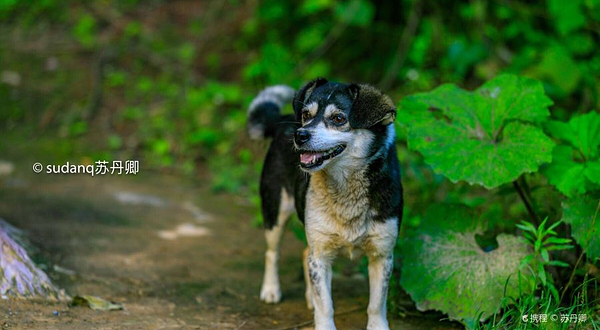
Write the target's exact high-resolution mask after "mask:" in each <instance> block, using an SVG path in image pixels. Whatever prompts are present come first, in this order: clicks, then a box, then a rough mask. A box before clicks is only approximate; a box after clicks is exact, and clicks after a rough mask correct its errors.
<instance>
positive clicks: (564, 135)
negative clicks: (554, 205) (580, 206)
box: [544, 112, 600, 197]
mask: <svg viewBox="0 0 600 330" xmlns="http://www.w3.org/2000/svg"><path fill="white" fill-rule="evenodd" d="M546 130H547V131H548V132H549V133H550V135H551V136H552V137H554V138H556V139H558V140H560V141H561V142H563V143H565V144H561V145H559V146H557V147H556V148H554V151H553V156H552V163H550V164H548V166H546V167H545V169H544V174H545V175H546V176H547V177H548V181H549V182H550V183H551V184H553V185H555V186H556V188H557V189H558V190H559V191H560V192H562V193H563V194H565V195H566V196H568V197H573V196H575V195H580V194H583V193H585V192H586V191H589V190H594V189H597V188H598V186H597V185H598V184H600V114H598V113H595V112H589V113H587V114H583V115H577V116H573V117H572V118H571V119H570V120H569V122H567V123H563V122H560V121H550V122H548V123H547V124H546Z"/></svg>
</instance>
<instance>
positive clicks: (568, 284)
mask: <svg viewBox="0 0 600 330" xmlns="http://www.w3.org/2000/svg"><path fill="white" fill-rule="evenodd" d="M584 251H585V250H584V249H583V248H582V249H581V253H580V254H579V258H577V262H576V263H575V266H573V271H572V272H571V276H570V277H569V281H568V282H567V285H565V288H564V289H563V291H562V293H561V294H560V300H559V301H558V304H559V305H560V302H561V301H562V300H563V297H564V296H565V293H567V289H568V288H569V286H570V285H571V283H573V278H574V277H575V271H576V270H577V267H578V266H579V263H580V262H581V258H583V255H584V253H585V252H584Z"/></svg>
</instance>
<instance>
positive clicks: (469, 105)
mask: <svg viewBox="0 0 600 330" xmlns="http://www.w3.org/2000/svg"><path fill="white" fill-rule="evenodd" d="M551 104H552V101H551V100H550V99H549V98H548V97H546V95H545V94H544V89H543V87H542V85H541V83H539V82H538V81H536V80H533V79H529V78H520V77H517V76H514V75H501V76H498V77H497V78H495V79H493V80H491V81H489V82H487V83H486V84H484V85H483V86H481V87H480V88H479V89H477V90H476V91H474V92H469V91H465V90H462V89H460V88H458V87H456V86H455V85H449V84H446V85H442V86H440V87H439V88H437V89H435V90H434V91H432V92H430V93H424V94H416V95H413V96H408V97H406V98H405V99H404V100H403V101H402V103H401V106H400V108H401V114H400V116H399V120H400V122H401V123H402V124H404V125H406V126H407V127H408V145H409V147H410V148H412V149H416V150H418V151H419V152H421V153H422V154H423V156H424V157H425V162H427V163H428V164H429V165H431V167H432V168H433V169H434V171H436V172H437V173H441V174H443V175H445V176H446V177H448V178H449V179H450V180H452V181H453V182H456V181H459V180H464V181H467V182H469V183H471V184H474V183H476V184H481V185H483V186H484V187H486V188H493V187H497V186H499V185H501V184H503V183H506V182H511V181H513V180H515V179H516V178H518V177H519V176H520V175H521V174H522V173H526V172H534V171H536V170H537V169H538V167H539V165H540V164H542V163H546V162H549V161H550V160H551V159H552V154H551V152H552V148H553V147H554V142H552V140H551V139H550V138H548V137H547V136H546V135H545V134H544V133H543V131H542V130H541V129H539V128H538V127H536V126H535V125H536V124H538V123H540V122H542V121H544V120H545V119H546V118H547V117H548V115H549V112H548V106H549V105H551Z"/></svg>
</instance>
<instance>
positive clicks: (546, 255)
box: [541, 249, 550, 262]
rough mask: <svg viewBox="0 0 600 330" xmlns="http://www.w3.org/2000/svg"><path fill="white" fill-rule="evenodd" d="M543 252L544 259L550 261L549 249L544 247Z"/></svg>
mask: <svg viewBox="0 0 600 330" xmlns="http://www.w3.org/2000/svg"><path fill="white" fill-rule="evenodd" d="M541 254H542V259H544V262H549V261H550V256H549V255H548V250H546V249H542V250H541Z"/></svg>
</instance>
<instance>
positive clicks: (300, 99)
mask: <svg viewBox="0 0 600 330" xmlns="http://www.w3.org/2000/svg"><path fill="white" fill-rule="evenodd" d="M326 83H327V79H325V78H321V77H319V78H316V79H313V80H312V81H310V82H309V83H307V84H306V85H304V87H302V88H300V90H298V91H297V92H296V96H294V100H293V101H292V107H293V108H294V114H296V120H297V121H298V122H300V121H301V119H302V108H304V106H305V105H306V100H308V98H309V97H310V94H312V92H313V91H314V90H315V88H317V87H319V86H321V85H324V84H326Z"/></svg>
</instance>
